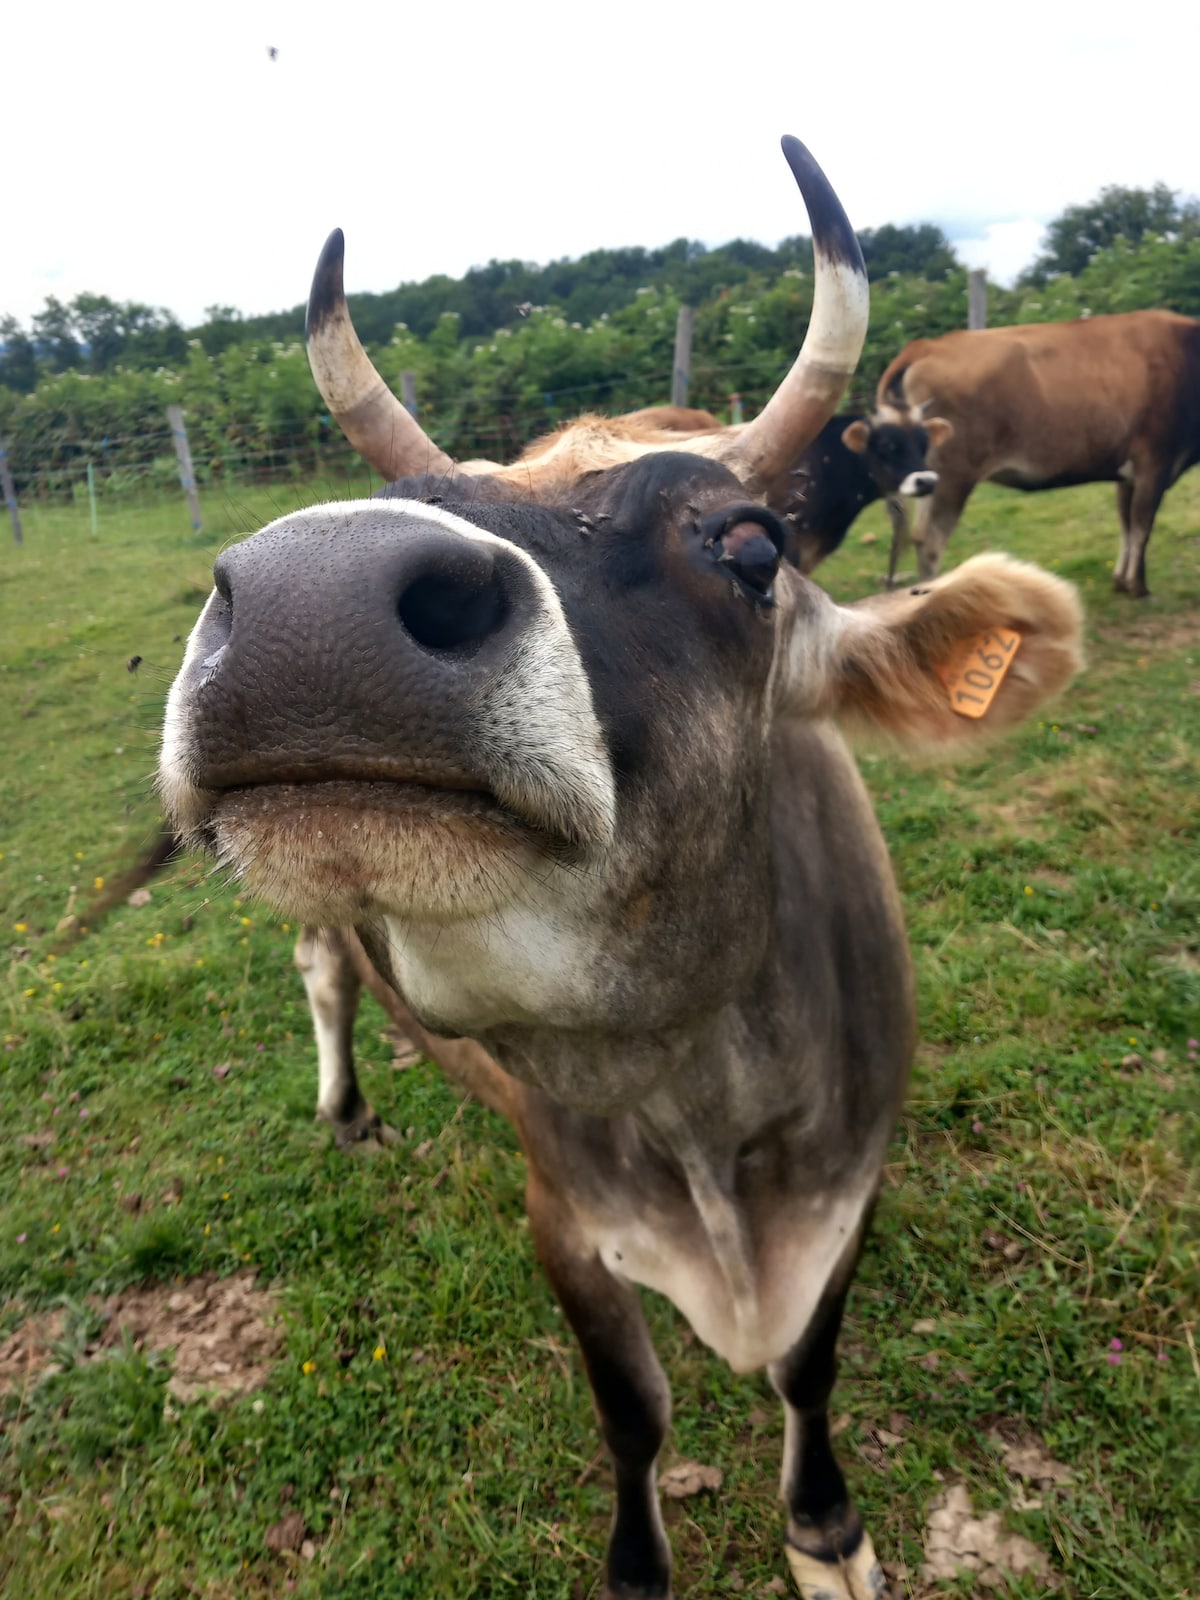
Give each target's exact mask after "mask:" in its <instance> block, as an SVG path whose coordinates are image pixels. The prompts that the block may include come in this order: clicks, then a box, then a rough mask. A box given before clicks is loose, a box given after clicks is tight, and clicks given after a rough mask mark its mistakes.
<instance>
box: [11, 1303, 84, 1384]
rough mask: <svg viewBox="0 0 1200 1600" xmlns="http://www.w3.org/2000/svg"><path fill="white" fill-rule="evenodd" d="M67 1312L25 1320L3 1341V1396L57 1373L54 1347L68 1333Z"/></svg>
mask: <svg viewBox="0 0 1200 1600" xmlns="http://www.w3.org/2000/svg"><path fill="white" fill-rule="evenodd" d="M66 1325H67V1314H66V1312H65V1311H45V1312H41V1313H39V1314H38V1315H37V1316H34V1317H26V1318H25V1320H24V1322H22V1323H21V1324H20V1326H19V1327H17V1328H15V1329H14V1330H13V1332H12V1333H11V1334H9V1336H8V1338H7V1339H5V1340H3V1341H2V1342H0V1395H3V1394H7V1393H8V1392H9V1390H10V1389H25V1388H28V1387H29V1386H30V1385H31V1384H35V1383H36V1382H37V1381H38V1379H39V1378H42V1377H44V1376H48V1375H49V1374H50V1373H52V1372H57V1371H58V1364H57V1362H56V1361H55V1359H54V1346H55V1345H56V1344H57V1343H58V1341H59V1340H60V1339H61V1338H62V1336H63V1333H64V1332H65V1330H66Z"/></svg>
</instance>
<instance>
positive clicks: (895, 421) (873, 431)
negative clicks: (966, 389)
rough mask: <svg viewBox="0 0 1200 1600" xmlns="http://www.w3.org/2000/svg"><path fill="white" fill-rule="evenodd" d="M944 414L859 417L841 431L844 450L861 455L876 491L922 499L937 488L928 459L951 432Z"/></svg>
mask: <svg viewBox="0 0 1200 1600" xmlns="http://www.w3.org/2000/svg"><path fill="white" fill-rule="evenodd" d="M953 431H954V428H953V425H952V424H951V423H949V422H947V421H946V420H945V418H944V417H929V418H927V419H923V418H922V417H920V416H913V417H902V416H901V415H900V414H899V413H896V414H894V415H893V413H891V412H889V411H883V412H878V413H877V414H876V415H875V416H872V417H860V418H859V419H858V420H857V421H856V422H852V423H851V424H850V425H849V427H848V428H846V429H845V431H844V432H843V434H842V443H843V444H844V445H845V446H846V448H847V450H852V451H853V452H854V453H855V455H858V456H861V457H862V458H863V462H864V464H865V466H866V468H867V471H868V472H869V474H870V477H871V482H872V483H873V484H874V486H875V489H876V491H877V492H878V493H879V494H880V495H881V496H882V497H883V498H885V499H886V498H887V497H888V496H890V495H903V496H904V497H905V498H906V499H907V498H912V499H921V498H923V497H924V496H925V495H928V494H932V493H933V491H934V490H935V489H936V488H937V481H938V478H937V472H936V470H935V469H934V467H933V466H932V465H931V463H930V460H929V452H930V451H931V450H936V449H937V448H938V447H939V446H940V445H942V444H944V443H945V442H946V440H947V439H948V438H949V437H950V435H951V434H952V433H953Z"/></svg>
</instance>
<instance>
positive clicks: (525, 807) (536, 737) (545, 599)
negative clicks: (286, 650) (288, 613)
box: [159, 500, 616, 849]
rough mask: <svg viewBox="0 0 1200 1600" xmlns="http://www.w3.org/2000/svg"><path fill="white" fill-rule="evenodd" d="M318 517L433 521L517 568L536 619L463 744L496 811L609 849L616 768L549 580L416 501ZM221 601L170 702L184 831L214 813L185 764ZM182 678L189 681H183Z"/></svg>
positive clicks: (341, 506)
mask: <svg viewBox="0 0 1200 1600" xmlns="http://www.w3.org/2000/svg"><path fill="white" fill-rule="evenodd" d="M321 512H327V513H329V512H332V513H335V514H336V517H337V519H338V521H339V522H344V520H345V519H346V518H352V517H353V516H355V514H356V513H359V512H361V513H363V514H369V515H370V516H371V517H373V518H379V517H387V516H399V517H404V518H410V519H417V520H420V521H423V522H431V523H436V524H438V525H440V526H442V527H445V528H447V529H450V530H452V531H453V532H454V533H456V534H458V535H460V536H461V537H463V538H468V539H472V540H474V541H476V542H477V543H479V544H490V545H495V546H497V547H500V548H502V549H503V550H504V551H505V553H506V555H507V556H508V557H509V558H510V559H511V560H515V561H517V562H519V563H520V564H521V566H522V567H523V568H524V569H525V571H526V572H527V574H528V575H529V578H530V580H531V582H532V584H533V586H534V589H535V591H536V593H537V597H538V600H539V602H540V616H539V617H538V618H537V619H536V620H535V621H534V622H533V623H532V624H531V625H530V626H529V627H527V629H526V630H525V633H524V635H523V637H522V638H521V640H520V642H519V644H518V646H517V649H516V652H515V655H514V658H513V660H512V662H511V664H510V667H509V670H508V671H507V672H506V673H505V674H504V675H503V677H502V678H501V679H500V682H499V684H498V685H497V686H493V688H492V690H491V691H490V692H489V693H487V694H480V695H478V696H477V697H476V699H475V701H474V703H473V704H472V705H471V706H470V707H469V708H468V710H469V715H470V718H471V723H472V726H471V730H470V734H469V737H470V738H472V739H473V740H474V742H475V744H476V747H477V749H478V752H479V755H480V757H481V760H482V762H483V764H484V765H485V767H486V770H487V771H488V773H489V777H490V781H491V782H492V785H493V788H494V792H495V794H496V797H497V799H498V800H500V801H501V803H502V804H505V805H508V806H509V807H510V808H511V809H513V810H515V811H516V812H517V813H518V814H519V815H528V814H529V813H530V812H531V811H532V812H533V813H534V814H535V815H536V816H537V817H538V818H539V820H540V821H543V822H544V824H545V826H546V827H547V828H549V829H554V830H557V831H559V832H561V833H563V834H566V835H567V836H569V837H571V838H582V839H585V840H586V841H587V842H588V843H589V844H590V845H591V846H593V847H595V848H600V849H603V848H604V847H606V846H607V845H608V844H609V843H610V842H611V840H612V836H613V830H614V827H615V823H616V796H615V788H614V780H613V774H612V769H611V766H610V764H609V760H608V752H607V750H606V749H605V746H604V740H603V737H602V735H601V732H600V725H599V723H598V721H597V719H596V714H595V710H594V708H593V706H592V697H591V689H590V687H589V684H588V681H587V676H586V674H585V672H584V669H583V663H582V661H581V660H580V657H579V652H578V650H577V648H576V646H575V641H574V639H573V638H572V637H571V632H570V629H569V628H568V626H567V621H566V617H565V616H564V615H563V609H562V604H561V602H560V601H559V598H558V594H557V592H556V591H555V588H554V585H553V584H552V583H551V582H550V579H549V578H548V577H547V576H546V574H545V572H543V571H542V569H541V568H540V567H539V566H538V565H537V563H536V562H535V561H534V560H533V559H532V558H531V557H530V556H529V555H527V554H526V552H525V551H523V550H521V549H519V548H518V547H517V546H516V545H514V544H512V543H511V542H510V541H508V540H506V539H501V538H498V537H497V536H496V535H495V534H493V533H489V532H487V531H486V530H484V529H482V528H477V527H476V526H475V525H474V524H473V523H470V522H468V521H466V520H465V519H464V518H462V517H458V516H455V515H453V514H452V513H450V512H448V511H444V510H442V509H441V508H440V507H438V506H427V505H425V504H423V503H422V502H420V501H416V500H365V501H340V502H334V503H332V504H329V505H325V506H312V507H309V508H307V509H306V511H304V512H303V513H299V514H298V515H302V516H304V517H309V516H313V515H316V514H319V513H321ZM279 520H280V521H283V522H286V521H289V520H292V519H291V518H281V519H279ZM274 525H275V524H270V525H269V526H274ZM330 537H331V538H335V537H336V533H334V532H331V535H330ZM220 603H221V602H220V601H219V600H218V599H217V597H216V595H215V594H214V595H213V596H211V597H210V599H209V601H208V605H207V606H206V607H205V610H204V612H202V613H201V618H200V620H199V621H198V622H197V624H196V626H195V628H193V630H192V633H191V635H190V637H189V639H188V644H187V649H186V651H185V653H184V659H183V665H182V667H181V669H180V672H179V675H178V676H177V677H176V680H175V682H174V684H173V685H172V688H171V693H170V695H169V696H168V700H167V710H166V717H165V720H164V726H163V739H162V747H161V752H160V756H159V789H160V792H161V794H162V796H163V802H164V805H165V806H166V809H167V812H168V815H169V816H170V817H171V820H172V822H173V824H174V826H175V827H176V828H177V829H179V830H180V831H181V832H186V831H188V830H190V829H192V828H194V827H196V826H197V825H198V824H199V823H200V822H202V821H203V820H204V819H205V817H206V816H207V814H208V812H209V809H210V806H211V796H209V795H206V794H204V793H203V792H202V791H201V790H199V789H198V787H197V786H196V783H195V777H194V762H193V760H192V758H191V748H190V712H189V700H190V697H191V696H192V695H193V694H194V693H195V692H196V691H195V686H194V683H193V682H191V681H190V680H191V678H192V673H191V670H190V669H192V668H193V667H194V665H195V662H196V655H197V651H198V650H199V648H200V645H199V630H200V627H201V623H202V622H203V620H204V617H205V616H206V615H207V613H208V610H209V608H210V607H212V606H213V605H214V604H218V605H219V604H220ZM185 678H186V679H188V680H189V681H188V682H186V683H185V682H184V680H185Z"/></svg>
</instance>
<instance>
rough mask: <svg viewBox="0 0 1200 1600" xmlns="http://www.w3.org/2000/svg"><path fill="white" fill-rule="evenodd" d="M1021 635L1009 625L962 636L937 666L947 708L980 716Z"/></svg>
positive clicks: (999, 681) (1014, 653)
mask: <svg viewBox="0 0 1200 1600" xmlns="http://www.w3.org/2000/svg"><path fill="white" fill-rule="evenodd" d="M1020 643H1021V635H1020V634H1019V633H1014V632H1013V630H1012V629H1011V628H990V629H989V630H988V632H987V633H978V634H976V635H975V637H974V638H973V639H964V641H963V643H962V644H961V645H960V647H959V648H958V649H957V650H956V651H955V653H954V654H953V656H951V658H950V660H949V661H947V662H946V663H945V665H943V666H941V667H939V668H938V669H937V673H938V677H939V678H941V680H942V682H943V683H944V684H945V686H946V690H947V693H948V694H949V696H950V706H951V709H952V710H954V711H957V712H958V714H959V716H960V717H982V716H983V714H984V712H985V711H986V710H987V708H988V707H989V706H990V705H991V703H992V701H993V700H994V699H995V698H996V691H997V690H998V689H999V687H1000V685H1001V684H1002V683H1003V682H1004V676H1005V674H1006V673H1007V671H1008V669H1009V667H1011V666H1012V663H1013V658H1014V657H1015V655H1016V653H1017V648H1018V646H1019V645H1020Z"/></svg>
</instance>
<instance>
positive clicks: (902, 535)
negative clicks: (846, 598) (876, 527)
mask: <svg viewBox="0 0 1200 1600" xmlns="http://www.w3.org/2000/svg"><path fill="white" fill-rule="evenodd" d="M884 505H886V506H887V514H888V519H889V520H890V522H891V524H892V547H891V549H890V550H889V551H888V570H887V587H888V588H889V589H894V588H895V587H896V568H897V566H899V564H900V558H901V556H903V555H904V553H905V551H906V550H907V549H908V547H909V544H910V543H911V540H910V538H909V529H908V511H907V508H906V507H905V504H904V501H903V500H901V498H900V496H899V495H895V494H889V495H887V496H886V497H885V499H884Z"/></svg>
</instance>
